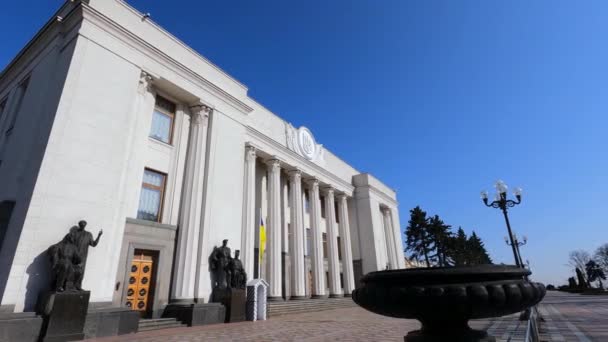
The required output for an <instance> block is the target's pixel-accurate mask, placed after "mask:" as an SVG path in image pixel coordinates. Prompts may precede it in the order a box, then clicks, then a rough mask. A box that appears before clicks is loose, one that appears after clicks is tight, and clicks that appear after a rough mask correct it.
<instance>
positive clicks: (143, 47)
mask: <svg viewBox="0 0 608 342" xmlns="http://www.w3.org/2000/svg"><path fill="white" fill-rule="evenodd" d="M79 6H80V7H81V8H82V10H83V11H82V16H83V18H84V19H85V20H87V21H88V22H89V23H91V24H93V25H95V26H97V27H99V28H101V29H102V30H104V31H105V32H107V33H108V34H111V35H112V36H114V37H115V38H117V39H119V40H121V41H122V42H123V43H125V44H127V45H129V46H130V47H132V48H134V49H136V50H137V51H139V52H140V53H142V54H144V55H145V56H147V57H148V58H151V59H154V60H156V61H157V62H158V63H160V64H162V65H164V66H165V67H167V68H170V69H172V71H174V72H175V73H176V74H178V75H180V76H181V77H183V78H185V79H187V80H188V81H190V82H192V83H193V84H195V85H197V86H198V87H200V88H202V89H204V90H206V91H207V92H209V93H211V94H212V95H214V96H216V97H218V98H219V99H221V100H223V101H224V102H226V103H227V104H229V105H231V106H232V107H234V108H235V109H237V110H238V111H240V112H242V113H243V114H249V113H251V112H252V111H253V108H252V107H250V106H249V105H247V104H246V103H245V102H243V101H241V100H239V99H237V98H236V97H234V96H232V95H231V94H229V93H228V92H226V91H224V90H223V89H221V88H220V87H218V86H216V85H215V84H213V83H212V82H210V81H209V80H207V79H205V78H204V77H202V76H201V75H199V74H198V73H196V72H194V71H193V70H192V69H190V68H188V67H187V66H185V65H184V64H182V63H180V62H178V61H177V60H175V59H174V58H172V57H170V56H169V55H167V54H166V53H164V52H163V51H161V50H160V49H158V48H156V47H155V46H153V45H151V44H150V43H148V42H146V41H145V40H143V39H142V38H140V37H139V36H137V35H135V34H133V33H132V32H131V31H129V30H127V29H125V28H124V27H122V26H120V25H119V24H117V23H116V22H114V21H113V20H112V19H110V18H108V17H107V16H105V15H104V14H103V13H101V12H99V11H97V10H96V9H95V8H92V7H91V6H89V5H88V4H86V3H84V2H81V3H79ZM87 38H88V39H91V40H94V39H92V37H87ZM181 44H182V45H183V43H181ZM189 50H190V51H191V49H189Z"/></svg>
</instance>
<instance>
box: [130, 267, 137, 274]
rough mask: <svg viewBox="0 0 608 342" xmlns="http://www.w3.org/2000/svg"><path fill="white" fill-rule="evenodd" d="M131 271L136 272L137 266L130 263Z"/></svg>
mask: <svg viewBox="0 0 608 342" xmlns="http://www.w3.org/2000/svg"><path fill="white" fill-rule="evenodd" d="M131 272H133V273H135V272H137V266H135V265H132V266H131Z"/></svg>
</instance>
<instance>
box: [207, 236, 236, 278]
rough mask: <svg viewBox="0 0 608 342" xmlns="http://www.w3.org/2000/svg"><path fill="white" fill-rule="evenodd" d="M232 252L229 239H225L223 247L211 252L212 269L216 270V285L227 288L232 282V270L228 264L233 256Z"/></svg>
mask: <svg viewBox="0 0 608 342" xmlns="http://www.w3.org/2000/svg"><path fill="white" fill-rule="evenodd" d="M230 254H231V253H230V248H229V247H228V240H223V241H222V246H221V247H216V248H214V249H213V253H212V254H211V270H212V271H214V275H215V286H214V287H217V288H220V289H225V288H227V287H228V285H229V284H230V272H229V270H228V264H229V263H230V259H231V258H232V257H231V256H230Z"/></svg>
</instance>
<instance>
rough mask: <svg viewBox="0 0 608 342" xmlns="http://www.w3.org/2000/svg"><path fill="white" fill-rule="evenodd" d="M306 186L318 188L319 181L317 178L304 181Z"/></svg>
mask: <svg viewBox="0 0 608 342" xmlns="http://www.w3.org/2000/svg"><path fill="white" fill-rule="evenodd" d="M305 182H306V184H308V185H309V186H312V187H319V180H318V179H317V178H309V179H307V180H305Z"/></svg>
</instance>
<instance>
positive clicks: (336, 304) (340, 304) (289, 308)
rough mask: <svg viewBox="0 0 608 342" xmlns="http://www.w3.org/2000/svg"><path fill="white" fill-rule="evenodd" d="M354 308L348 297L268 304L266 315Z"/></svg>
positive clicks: (353, 303)
mask: <svg viewBox="0 0 608 342" xmlns="http://www.w3.org/2000/svg"><path fill="white" fill-rule="evenodd" d="M354 306H356V304H355V302H353V300H352V298H350V297H345V298H327V299H304V300H293V301H291V300H290V301H284V302H269V303H268V315H269V316H270V317H272V316H281V315H289V314H295V313H306V312H317V311H325V310H334V309H341V308H348V307H354Z"/></svg>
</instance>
